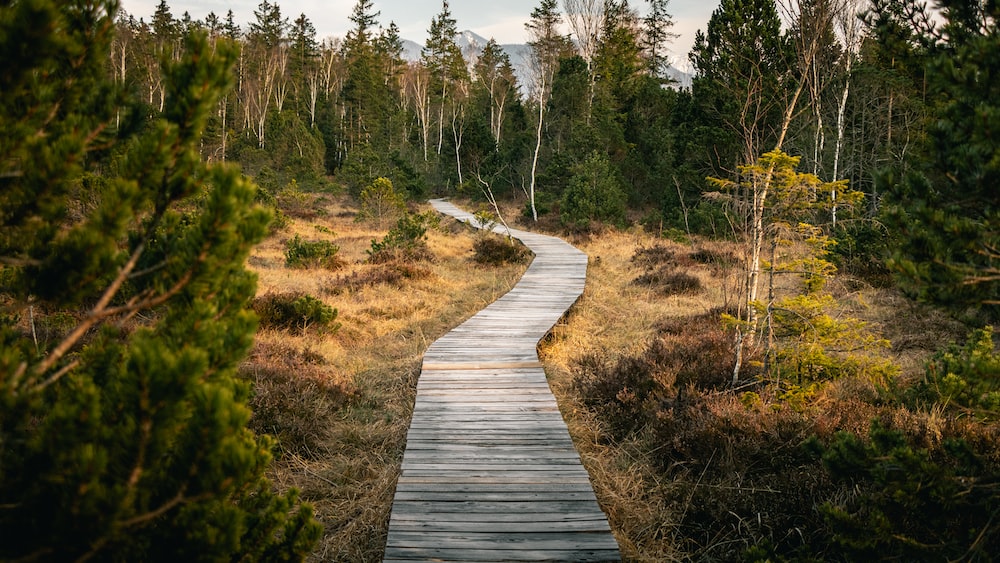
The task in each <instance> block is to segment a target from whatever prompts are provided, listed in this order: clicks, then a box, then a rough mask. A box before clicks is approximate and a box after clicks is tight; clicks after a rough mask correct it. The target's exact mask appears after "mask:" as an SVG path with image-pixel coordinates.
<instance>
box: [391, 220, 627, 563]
mask: <svg viewBox="0 0 1000 563" xmlns="http://www.w3.org/2000/svg"><path fill="white" fill-rule="evenodd" d="M431 205H433V206H434V208H435V209H436V210H437V211H439V212H441V213H444V214H447V215H451V216H453V217H455V218H456V219H458V220H460V221H464V222H467V223H469V224H470V225H473V226H475V221H474V219H473V216H472V214H470V213H468V212H465V211H462V210H460V209H458V208H457V207H455V206H454V205H452V204H450V203H448V202H445V201H442V200H432V201H431ZM494 231H495V232H498V233H501V234H507V231H506V230H505V229H503V228H502V227H495V228H494ZM510 235H511V236H513V237H514V238H517V239H519V240H520V241H521V242H522V243H524V245H525V246H527V247H528V248H529V249H531V251H532V252H534V254H535V258H534V260H533V261H532V263H531V265H530V266H529V267H528V270H527V271H526V272H525V273H524V275H523V276H522V277H521V279H520V281H518V283H517V285H516V286H515V287H514V288H513V289H511V290H510V291H509V292H508V293H507V294H506V295H504V296H502V297H501V298H500V299H498V300H497V301H495V302H494V303H492V304H490V305H489V306H487V307H486V308H485V309H483V310H482V311H480V312H479V313H478V314H477V315H475V316H473V317H472V318H470V319H468V320H467V321H466V322H464V323H462V324H461V325H460V326H458V327H456V328H455V329H453V330H452V331H451V332H449V333H448V334H446V335H444V336H443V337H441V338H440V339H438V340H437V341H435V342H434V343H433V344H431V346H430V347H429V348H428V349H427V352H426V353H425V354H424V361H423V366H422V369H421V375H420V379H419V381H418V384H417V398H416V401H415V403H414V409H413V419H412V421H411V423H410V428H409V431H408V433H407V443H406V451H405V452H404V454H403V463H402V466H401V472H400V476H399V480H398V482H397V485H396V494H395V498H394V499H393V505H392V512H391V515H390V518H389V533H388V538H387V541H386V548H385V554H384V559H383V561H384V562H386V563H389V562H396V561H399V562H402V561H451V562H457V561H620V560H621V555H620V552H619V549H618V544H617V542H616V541H615V538H614V535H613V534H612V533H611V528H610V526H609V525H608V521H607V517H606V515H605V514H604V512H603V511H602V510H601V508H600V506H599V505H598V503H597V498H596V496H595V495H594V490H593V487H592V485H591V483H590V477H589V475H587V472H586V470H585V469H584V467H583V464H582V463H581V462H580V456H579V453H578V452H577V451H576V449H575V447H574V446H573V442H572V440H571V438H570V435H569V431H568V429H567V428H566V423H565V421H564V420H563V418H562V415H561V414H560V413H559V410H558V406H557V404H556V401H555V397H554V396H553V395H552V391H551V390H550V389H549V386H548V381H547V380H546V378H545V372H544V370H543V369H542V364H541V362H540V361H539V359H538V353H537V346H538V342H539V341H540V340H541V339H542V338H544V337H545V336H546V335H547V334H548V332H549V331H550V330H551V329H552V327H553V326H554V325H555V324H557V323H558V322H560V321H561V320H562V318H563V316H564V315H565V314H566V311H567V310H568V309H569V308H570V307H571V306H572V305H573V304H575V303H576V301H577V300H578V299H579V298H580V296H581V295H582V294H583V288H584V283H585V281H586V274H587V255H586V254H584V253H583V252H580V251H579V250H578V249H576V248H574V247H573V246H571V245H569V244H568V243H566V242H565V241H563V240H560V239H558V238H555V237H550V236H546V235H541V234H537V233H531V232H528V231H520V230H515V229H511V230H510Z"/></svg>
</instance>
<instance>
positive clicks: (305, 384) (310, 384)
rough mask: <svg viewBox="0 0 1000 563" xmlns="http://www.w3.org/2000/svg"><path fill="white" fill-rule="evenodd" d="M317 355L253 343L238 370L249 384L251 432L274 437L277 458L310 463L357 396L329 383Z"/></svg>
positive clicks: (327, 375) (353, 391)
mask: <svg viewBox="0 0 1000 563" xmlns="http://www.w3.org/2000/svg"><path fill="white" fill-rule="evenodd" d="M329 370H330V368H329V366H327V365H326V362H325V360H324V359H323V357H322V356H320V355H319V354H317V353H315V352H312V351H310V350H308V349H303V350H296V349H294V348H292V347H290V346H287V345H284V344H278V343H272V342H267V341H265V342H258V343H257V344H256V345H255V346H254V348H253V350H252V351H251V352H250V355H249V357H248V360H247V361H246V362H244V364H243V366H242V367H241V368H240V376H241V377H242V378H243V379H245V380H248V381H250V383H251V384H252V386H253V394H252V396H251V398H250V401H249V405H250V407H251V408H252V409H253V416H252V417H251V418H250V427H251V428H253V429H254V430H255V431H257V432H260V433H266V434H270V435H272V436H275V437H277V438H278V443H279V445H280V452H281V453H292V454H295V455H299V456H302V457H305V458H309V459H313V458H316V457H318V456H320V455H322V454H323V453H324V450H325V448H326V447H327V446H326V445H327V444H329V443H330V442H331V440H330V435H329V434H330V431H331V429H332V428H334V426H335V424H334V423H335V419H336V418H337V412H338V409H340V408H341V407H343V406H344V405H346V404H348V403H349V402H350V401H351V400H353V399H355V398H356V397H357V394H358V391H357V390H356V389H354V388H353V387H350V386H346V385H344V384H343V383H342V382H336V381H333V380H332V379H331V378H330V375H329Z"/></svg>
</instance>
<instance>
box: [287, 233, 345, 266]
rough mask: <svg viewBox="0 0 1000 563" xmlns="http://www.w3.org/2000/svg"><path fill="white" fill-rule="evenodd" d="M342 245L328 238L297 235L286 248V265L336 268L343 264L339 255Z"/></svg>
mask: <svg viewBox="0 0 1000 563" xmlns="http://www.w3.org/2000/svg"><path fill="white" fill-rule="evenodd" d="M339 251H340V247H339V246H337V245H335V244H333V243H332V242H330V241H327V240H303V239H301V238H299V235H295V237H294V238H292V240H290V241H288V244H287V245H286V248H285V265H286V266H288V267H289V268H312V267H317V266H318V267H323V268H326V269H328V270H335V269H337V268H339V267H341V266H342V265H343V262H342V261H341V260H340V258H339V257H338V256H337V252H339Z"/></svg>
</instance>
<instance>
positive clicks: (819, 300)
mask: <svg viewBox="0 0 1000 563" xmlns="http://www.w3.org/2000/svg"><path fill="white" fill-rule="evenodd" d="M798 164H799V159H798V158H797V157H792V156H789V155H787V154H784V153H782V152H780V151H777V152H771V153H767V154H765V155H763V156H762V157H761V158H760V159H759V160H758V161H757V162H756V163H755V164H753V165H750V166H744V167H742V168H741V175H740V178H741V181H740V182H731V181H726V180H718V179H716V180H713V183H714V184H716V185H717V186H719V187H721V188H724V189H726V190H729V191H736V192H737V193H739V192H740V191H741V190H742V191H744V192H745V193H746V194H751V193H752V194H754V197H755V198H758V197H762V196H761V195H760V194H761V193H762V192H763V188H764V187H766V188H767V191H768V195H767V201H766V205H764V207H763V208H762V212H761V218H762V225H761V228H762V229H763V233H762V234H763V237H762V242H763V246H764V248H763V249H762V254H764V255H765V257H766V258H767V259H762V260H761V271H762V275H764V276H765V282H764V283H765V284H766V285H767V291H766V294H765V292H764V291H762V292H761V293H760V295H766V296H765V297H763V298H761V299H759V300H758V301H757V302H756V303H754V304H753V307H754V308H755V309H756V312H757V316H756V318H757V319H761V320H762V321H763V322H762V323H758V325H757V326H756V327H754V325H753V324H752V323H751V324H748V325H741V326H744V329H747V328H757V329H759V330H763V331H764V334H763V335H762V342H763V345H764V347H765V358H766V360H765V368H766V371H767V376H769V377H770V378H771V380H772V381H774V382H777V383H780V384H781V385H782V386H783V389H784V391H785V393H784V394H783V396H786V397H788V398H790V399H791V398H793V397H794V398H796V399H797V400H801V399H802V398H804V397H807V396H808V395H810V394H811V393H813V392H814V389H813V386H812V385H811V384H813V383H816V382H821V381H824V380H829V379H833V378H838V377H843V376H848V375H850V376H864V377H868V378H870V379H872V380H875V381H879V382H884V381H886V380H887V379H889V378H891V377H892V376H893V375H894V374H895V373H896V368H895V366H893V365H892V363H891V362H889V361H888V360H885V359H883V358H881V357H880V354H879V352H880V349H883V348H886V347H888V344H889V343H888V342H887V341H886V340H885V339H883V338H882V337H881V336H879V335H878V334H876V333H875V332H873V331H872V329H871V328H870V327H869V326H868V325H867V324H866V323H864V322H862V321H860V320H858V319H855V318H851V317H849V316H844V315H841V314H838V313H837V312H836V311H837V308H838V307H837V303H836V302H835V300H834V298H833V296H831V295H830V294H829V293H827V292H826V291H825V286H826V282H827V280H829V279H830V278H831V277H832V276H833V275H834V274H835V273H836V267H835V266H834V265H833V263H832V262H830V261H829V259H828V255H829V252H830V249H831V248H832V247H833V245H834V244H835V241H834V240H833V238H832V237H831V236H830V234H829V231H828V229H827V228H825V227H823V226H820V224H821V222H823V221H825V219H826V217H827V212H828V211H829V209H830V208H831V205H832V202H831V198H830V194H831V193H833V192H836V193H837V198H838V200H837V203H838V206H840V207H841V209H842V210H846V209H849V208H850V207H852V206H854V205H856V204H857V203H859V202H860V200H861V198H862V194H861V193H860V192H856V191H853V190H850V189H849V188H848V187H847V182H846V180H841V181H836V182H824V181H822V180H820V179H819V178H818V177H816V176H815V175H813V174H805V173H800V172H797V171H796V170H795V169H796V167H797V166H798ZM753 204H754V205H763V203H762V202H761V201H760V200H758V199H754V200H753ZM789 275H791V276H796V277H797V278H798V280H799V283H798V284H792V286H791V287H790V286H789V284H788V283H787V282H784V283H779V282H781V281H782V279H783V278H784V277H787V276H789ZM724 322H726V323H728V324H730V325H733V326H735V325H734V324H733V323H736V322H737V321H736V319H734V318H728V319H724Z"/></svg>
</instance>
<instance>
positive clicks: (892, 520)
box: [817, 424, 1000, 561]
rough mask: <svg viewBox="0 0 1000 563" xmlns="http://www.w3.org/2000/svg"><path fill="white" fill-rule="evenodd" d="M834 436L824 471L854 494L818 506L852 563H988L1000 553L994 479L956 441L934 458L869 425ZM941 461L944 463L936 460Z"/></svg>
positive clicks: (999, 477)
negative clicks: (864, 433)
mask: <svg viewBox="0 0 1000 563" xmlns="http://www.w3.org/2000/svg"><path fill="white" fill-rule="evenodd" d="M868 438H869V439H868V440H867V441H866V440H862V439H861V438H859V437H858V436H855V435H853V434H849V433H846V432H842V433H839V434H838V435H837V438H836V440H835V441H834V442H833V443H831V444H830V446H829V447H827V448H817V449H818V451H820V452H821V453H822V460H823V465H824V467H825V468H826V469H827V470H828V471H829V472H830V474H831V475H832V476H833V477H834V478H835V479H837V480H839V481H841V482H846V484H847V485H848V486H850V487H851V488H852V489H853V490H855V491H857V493H856V494H854V495H851V496H848V497H846V498H843V499H838V500H837V501H831V502H827V503H825V504H823V505H822V507H821V512H822V513H823V516H824V517H825V519H826V522H827V523H828V525H829V526H830V528H831V531H832V533H833V540H834V543H835V545H836V546H837V549H838V551H839V552H840V553H843V554H844V555H845V556H846V557H847V558H849V559H851V560H857V561H863V560H867V561H872V560H888V559H895V560H902V561H932V560H939V561H946V560H947V561H958V560H962V561H991V560H992V559H993V557H994V556H995V555H996V554H997V553H1000V528H998V527H997V526H996V525H995V524H994V520H995V519H996V517H997V514H998V510H1000V489H998V488H997V485H996V483H997V482H998V481H1000V472H998V471H997V468H996V467H990V466H987V465H986V464H984V460H982V459H981V458H979V457H978V456H976V455H975V454H974V453H973V452H972V451H971V449H970V448H969V446H968V445H967V444H966V443H965V442H963V441H961V440H949V441H946V442H945V444H944V445H945V447H944V449H943V451H942V452H940V454H939V455H938V456H935V455H932V453H931V452H930V451H928V450H927V449H924V448H919V447H914V446H913V445H911V444H909V443H908V442H907V440H906V439H905V438H904V436H903V434H902V433H901V432H898V431H895V430H889V429H886V428H884V427H882V426H881V425H879V424H873V425H872V428H871V430H870V432H869V436H868ZM941 454H943V455H941Z"/></svg>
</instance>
